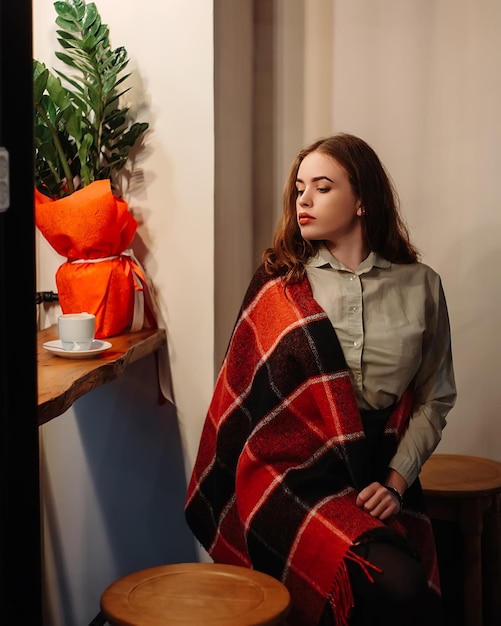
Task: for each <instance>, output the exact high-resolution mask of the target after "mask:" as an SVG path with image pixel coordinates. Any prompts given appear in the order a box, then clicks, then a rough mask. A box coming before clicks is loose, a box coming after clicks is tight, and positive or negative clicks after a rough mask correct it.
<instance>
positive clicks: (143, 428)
mask: <svg viewBox="0 0 501 626" xmlns="http://www.w3.org/2000/svg"><path fill="white" fill-rule="evenodd" d="M158 399H159V393H158V382H157V374H156V366H155V359H154V357H151V358H150V357H148V358H145V359H142V360H140V361H138V362H136V363H133V364H131V365H130V366H129V367H128V368H127V369H126V371H125V373H124V375H123V376H122V377H121V378H120V379H118V380H116V381H113V382H111V383H109V384H107V385H104V387H100V388H98V389H95V390H93V391H92V392H91V393H89V394H87V395H86V396H84V397H82V398H80V399H79V400H78V401H77V402H76V403H75V405H74V415H75V416H74V420H73V422H74V424H73V426H71V425H69V424H65V425H64V426H63V429H64V428H65V429H67V430H66V431H63V432H62V433H61V434H59V435H58V439H59V441H58V442H52V446H53V447H52V450H51V448H50V447H49V448H47V447H46V449H45V450H44V454H43V455H42V463H43V465H44V466H45V467H44V475H45V477H46V480H45V482H46V484H45V485H44V509H45V536H46V540H45V544H46V547H47V545H49V546H50V551H49V552H50V554H48V555H46V559H49V560H50V561H51V563H52V569H53V574H52V579H51V580H49V582H46V586H47V588H46V590H45V595H46V597H47V602H46V614H47V613H48V615H46V618H48V621H47V622H46V623H47V624H52V625H56V624H61V625H64V626H80V625H81V624H87V623H89V622H90V620H91V619H92V617H93V616H94V615H95V614H96V613H97V611H98V610H99V598H100V595H101V593H102V591H103V590H104V589H105V587H106V586H107V585H108V584H110V583H111V582H112V581H113V580H116V579H117V578H119V577H121V576H123V575H125V574H128V573H130V572H133V571H136V570H139V569H143V568H147V567H153V566H156V565H160V564H166V563H176V562H187V561H197V560H198V554H197V551H196V545H195V541H194V538H193V535H192V534H191V531H190V530H189V528H188V526H187V525H186V522H185V519H184V510H183V505H184V499H185V493H186V476H185V469H184V461H183V454H182V444H181V437H180V432H179V428H178V422H177V416H176V410H175V408H174V407H173V406H172V405H171V404H168V403H167V404H163V405H160V404H159V402H158ZM58 419H59V420H63V421H66V420H71V415H69V414H67V415H65V416H61V417H59V418H58ZM56 421H57V420H56ZM66 436H67V437H68V439H69V441H67V446H65V445H64V444H65V441H66ZM72 438H73V439H74V441H71V439H72ZM75 442H77V445H76V446H74V445H71V444H73V443H75ZM70 447H71V448H72V449H73V450H74V449H75V447H76V448H77V452H76V454H75V458H74V459H71V458H70V455H71V452H65V451H64V450H65V449H66V448H68V449H69V448H70ZM55 451H57V454H58V456H59V452H60V451H61V454H62V455H63V456H66V458H64V459H62V463H59V466H58V468H57V470H56V469H55V468H54V466H53V465H54V464H53V462H51V459H50V458H49V455H52V454H54V452H55ZM79 457H80V458H79ZM64 463H66V464H68V463H69V464H72V463H74V464H75V466H76V467H79V469H78V471H74V472H73V473H72V472H71V471H70V466H69V465H67V467H68V473H67V475H66V476H61V474H64ZM51 465H52V466H51ZM46 563H48V561H46ZM46 568H47V565H46ZM47 607H50V608H47Z"/></svg>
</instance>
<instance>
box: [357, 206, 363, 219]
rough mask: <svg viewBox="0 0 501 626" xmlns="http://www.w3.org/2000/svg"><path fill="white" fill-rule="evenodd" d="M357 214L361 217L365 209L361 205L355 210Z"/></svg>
mask: <svg viewBox="0 0 501 626" xmlns="http://www.w3.org/2000/svg"><path fill="white" fill-rule="evenodd" d="M357 215H358V216H359V217H362V215H365V209H364V207H363V206H361V207H359V211H357Z"/></svg>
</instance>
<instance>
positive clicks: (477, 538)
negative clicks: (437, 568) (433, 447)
mask: <svg viewBox="0 0 501 626" xmlns="http://www.w3.org/2000/svg"><path fill="white" fill-rule="evenodd" d="M420 480H421V485H422V487H423V491H424V495H425V498H426V502H427V507H428V514H429V516H430V517H431V519H432V520H433V519H434V520H441V521H453V522H457V523H458V524H459V527H460V529H461V533H462V536H463V539H464V547H463V551H464V579H463V585H464V618H465V626H482V624H483V602H484V592H485V599H486V602H487V607H488V609H489V617H490V621H489V624H501V514H500V510H501V507H500V494H501V463H498V462H497V461H492V460H490V459H484V458H480V457H475V456H464V455H458V454H432V455H431V457H430V458H429V459H428V461H427V462H426V463H425V465H424V466H423V469H422V471H421V474H420ZM482 544H483V545H484V548H487V549H486V550H484V552H485V555H484V556H485V562H484V563H482ZM483 574H486V576H485V585H483V584H482V576H483Z"/></svg>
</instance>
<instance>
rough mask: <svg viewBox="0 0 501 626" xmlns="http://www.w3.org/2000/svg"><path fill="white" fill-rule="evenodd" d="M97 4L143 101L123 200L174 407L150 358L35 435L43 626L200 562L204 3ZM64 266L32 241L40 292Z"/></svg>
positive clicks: (40, 4) (204, 371)
mask: <svg viewBox="0 0 501 626" xmlns="http://www.w3.org/2000/svg"><path fill="white" fill-rule="evenodd" d="M97 6H98V9H99V11H100V14H101V17H102V21H103V22H104V23H106V24H108V25H109V27H110V35H111V44H112V46H113V47H117V46H119V45H123V46H125V48H126V49H127V51H128V53H129V57H130V59H131V63H130V67H129V69H131V70H132V71H133V72H134V74H133V89H132V92H131V93H130V98H131V100H130V104H131V105H132V107H133V109H134V110H136V109H137V108H139V104H140V103H141V102H144V107H142V108H141V109H140V110H139V111H138V115H137V116H138V120H140V121H147V122H149V123H150V128H151V132H150V133H149V136H148V137H147V139H146V150H145V151H144V152H143V153H141V155H140V158H139V159H138V161H139V163H138V164H139V166H140V168H141V169H142V173H143V176H144V179H143V181H141V179H139V180H138V181H135V184H134V185H133V186H132V187H131V188H130V190H129V192H128V193H127V194H126V199H127V200H128V202H129V206H130V209H131V210H132V211H133V213H134V216H135V217H136V219H138V221H139V222H140V226H139V228H138V233H137V237H136V241H135V245H134V247H135V249H136V250H137V251H138V253H139V254H140V255H141V257H142V261H143V262H144V265H145V268H146V271H147V273H148V275H149V277H150V278H151V280H152V282H153V284H154V285H155V288H156V290H157V295H158V300H159V303H160V306H161V312H162V318H163V319H162V320H161V322H162V324H164V325H165V327H166V328H167V334H168V343H169V352H170V363H171V367H172V379H173V387H174V397H175V401H176V409H174V408H173V407H172V406H171V405H169V404H166V405H158V403H157V397H158V388H157V384H156V370H155V367H154V359H153V357H150V358H146V359H143V361H141V362H140V363H137V364H134V366H131V367H129V369H128V370H127V372H126V375H125V376H124V377H123V378H122V379H120V380H118V381H116V382H114V383H111V384H109V385H106V386H105V387H103V388H101V389H98V390H95V391H93V392H91V393H90V394H88V396H86V397H85V398H82V399H80V400H79V401H77V403H76V404H75V405H74V407H73V408H72V409H70V410H69V411H67V412H66V413H65V414H64V415H61V416H60V417H58V418H56V419H55V420H53V421H52V422H50V423H49V424H47V425H46V426H43V427H42V428H41V429H40V431H41V433H40V434H41V449H42V450H41V456H42V489H43V507H44V515H45V517H44V538H45V546H44V548H45V555H44V557H45V564H46V578H47V579H46V602H47V618H46V626H82V625H84V624H87V623H88V622H89V621H90V619H91V618H92V617H93V616H94V615H95V613H97V610H98V604H99V595H100V592H101V591H102V590H103V589H104V587H105V586H106V585H107V584H108V583H109V582H111V581H112V580H114V579H115V578H117V577H119V576H121V575H123V574H125V573H127V572H129V571H133V570H135V569H140V568H141V567H148V566H150V565H156V564H159V563H166V562H176V561H183V560H195V559H196V558H197V552H196V545H195V542H194V540H193V538H192V536H191V534H190V532H189V531H188V529H187V527H186V525H185V524H184V517H183V513H182V505H183V498H184V493H185V481H186V474H187V468H189V467H190V466H191V464H192V460H193V458H194V456H195V452H196V448H197V446H198V437H199V432H200V429H201V425H202V421H203V418H204V417H205V412H206V409H207V405H208V401H209V398H210V394H211V391H212V387H213V382H214V365H213V353H214V347H213V342H214V339H213V335H214V333H213V328H214V314H213V310H214V301H213V299H214V295H213V294H214V237H213V231H214V200H213V198H214V163H213V160H214V128H213V127H214V115H213V3H212V2H210V1H209V0H190V1H189V2H178V1H176V0H162V2H160V1H155V0H142V1H141V2H128V3H124V2H122V1H120V0H101V1H99V0H98V2H97ZM33 11H34V56H35V57H36V58H38V59H39V60H41V61H44V62H46V63H47V64H48V65H49V66H53V65H55V64H56V60H55V57H54V49H55V47H56V40H55V25H54V21H55V17H56V14H55V11H54V8H53V2H52V0H34V1H33ZM136 183H137V184H136ZM63 260H64V259H60V258H59V257H57V255H55V254H54V253H53V251H52V249H51V248H50V247H49V246H48V245H47V244H46V243H45V242H44V241H43V240H41V241H40V240H39V257H38V267H37V272H38V276H37V289H38V290H55V282H54V273H55V270H56V269H57V267H58V265H59V264H60V263H61V262H62V261H63ZM49 317H50V316H49ZM50 321H51V320H50V319H49V322H50Z"/></svg>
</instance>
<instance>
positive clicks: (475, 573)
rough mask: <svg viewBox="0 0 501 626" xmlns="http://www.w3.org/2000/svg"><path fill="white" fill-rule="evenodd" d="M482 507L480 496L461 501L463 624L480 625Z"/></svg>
mask: <svg viewBox="0 0 501 626" xmlns="http://www.w3.org/2000/svg"><path fill="white" fill-rule="evenodd" d="M483 509H484V507H483V506H482V501H481V499H480V498H469V499H468V500H465V501H463V502H462V506H461V513H460V520H459V524H460V528H461V532H462V533H463V537H464V618H465V626H482V624H483V595H482V530H483V516H484V510H483Z"/></svg>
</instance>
